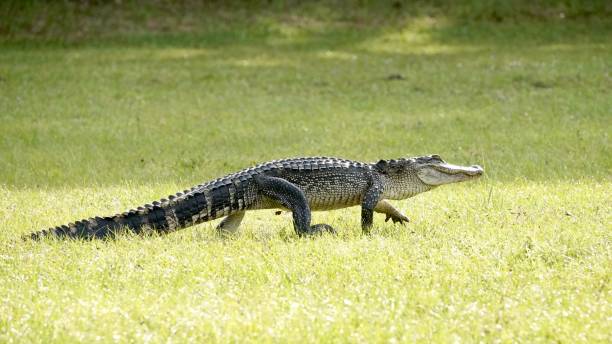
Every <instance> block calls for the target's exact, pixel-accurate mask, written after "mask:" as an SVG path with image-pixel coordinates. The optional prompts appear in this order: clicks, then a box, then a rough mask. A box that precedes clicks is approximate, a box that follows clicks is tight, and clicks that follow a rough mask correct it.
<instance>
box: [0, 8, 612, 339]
mask: <svg viewBox="0 0 612 344" xmlns="http://www.w3.org/2000/svg"><path fill="white" fill-rule="evenodd" d="M464 2H465V3H467V4H468V5H469V6H476V5H475V4H476V3H477V2H474V1H471V2H470V1H464ZM127 3H128V4H131V2H129V1H128V2H127ZM364 3H367V1H366V2H364ZM577 3H578V4H580V2H577ZM594 3H597V2H594ZM275 4H277V3H275ZM280 4H281V5H278V4H277V5H276V6H272V5H270V6H271V7H270V8H268V10H265V11H264V10H262V11H258V10H254V9H252V8H251V9H243V8H239V9H236V8H232V7H231V6H230V7H229V8H221V9H218V8H216V7H215V8H213V9H210V8H208V7H197V8H196V9H195V10H193V11H189V9H188V8H187V9H186V8H179V9H176V11H175V12H172V11H169V12H167V11H166V10H165V9H159V8H158V9H155V8H153V9H152V8H145V9H144V10H142V11H143V12H142V13H144V14H142V13H141V12H138V11H137V10H136V9H134V8H133V7H129V6H128V7H127V8H124V9H123V10H122V11H119V12H113V11H117V8H114V7H108V6H106V7H105V6H102V5H100V8H96V7H95V6H94V7H93V9H92V8H89V7H85V8H84V9H81V10H79V11H80V12H79V11H76V12H75V13H76V14H75V13H73V14H72V15H65V17H61V16H60V17H58V15H57V13H60V10H62V9H63V8H62V7H58V8H59V9H58V8H56V7H53V6H51V5H48V6H49V7H48V8H46V9H44V11H43V10H41V8H39V7H36V6H37V5H36V3H32V4H31V5H30V7H28V6H25V7H24V8H17V9H15V8H13V9H11V11H8V10H6V9H7V8H9V9H10V6H9V7H6V5H3V6H5V7H2V6H0V9H4V10H5V11H4V12H2V11H0V22H2V21H3V20H4V23H5V24H0V193H1V194H2V195H3V197H1V198H0V342H8V343H11V342H24V343H25V342H44V343H47V342H92V341H99V342H130V341H134V342H145V341H147V342H168V341H170V340H172V341H173V342H203V341H213V342H245V341H246V342H298V341H300V342H301V341H306V342H364V343H370V342H414V341H419V342H430V341H434V342H459V341H464V342H478V341H482V342H487V343H488V342H496V341H499V342H526V343H531V342H562V343H575V342H585V343H586V342H589V343H591V342H602V343H609V342H611V341H612V335H611V333H612V291H611V290H610V278H611V276H612V243H611V239H612V227H611V226H612V206H611V205H612V192H611V191H612V153H611V145H610V138H609V135H610V133H611V132H612V130H611V129H612V92H611V91H610V90H611V89H612V76H611V75H610V71H611V70H612V43H611V42H612V24H611V23H612V21H611V19H610V16H609V15H607V14H609V12H605V13H604V14H601V13H599V14H597V15H595V14H593V13H591V14H588V13H590V12H588V11H587V10H585V11H586V12H585V11H582V12H581V11H580V8H577V7H569V8H566V10H567V11H565V10H563V8H561V9H559V7H554V6H552V7H551V8H552V10H551V11H552V12H550V11H549V12H545V11H544V12H534V13H535V14H541V13H543V14H542V15H541V16H537V15H536V16H533V15H528V14H529V12H525V13H523V12H520V11H518V12H517V13H519V12H520V13H522V14H521V15H517V16H516V17H514V16H509V13H511V12H512V11H511V10H512V9H508V8H505V9H504V8H502V11H501V12H499V13H498V12H494V14H491V13H493V12H491V10H490V8H488V7H483V8H477V7H469V6H468V7H467V8H468V9H471V8H475V9H477V10H479V11H480V12H478V11H475V12H470V13H471V14H470V16H467V15H466V14H465V13H466V12H465V11H464V8H463V7H457V8H455V10H454V11H449V12H445V11H444V9H445V8H444V7H442V9H440V8H436V7H431V8H423V7H415V9H417V8H418V9H419V11H415V12H414V13H413V12H410V11H409V10H410V9H411V8H408V9H405V10H406V11H405V12H401V13H402V14H401V15H398V14H397V13H395V12H393V11H390V10H388V9H387V10H385V9H380V8H378V7H368V6H365V5H364V6H365V7H357V8H356V9H354V10H347V9H344V8H335V7H334V5H333V4H332V5H325V4H320V3H318V5H304V6H301V7H300V6H296V8H297V9H294V10H289V9H287V8H293V7H291V6H289V7H287V8H285V7H283V6H288V5H286V4H285V5H282V4H283V2H280ZM39 5H40V4H39ZM40 6H42V5H40ZM117 6H119V5H117ZM126 6H127V5H126ZM371 6H374V5H371ZM587 7H588V6H587ZM587 7H585V8H587ZM529 8H530V9H531V7H529ZM594 8H595V9H597V8H598V7H594ZM368 9H369V10H370V12H368ZM64 10H65V9H64ZM145 10H146V11H145ZM14 11H17V12H14ZM37 11H41V12H40V13H43V14H44V13H47V15H48V17H45V15H42V14H36V13H38V12H37ZM45 11H47V12H45ZM54 11H57V13H56V12H54ZM398 11H399V10H398ZM534 11H535V10H534ZM555 11H556V12H555ZM560 11H561V12H560ZM16 13H17V14H23V15H24V16H25V17H24V16H21V17H20V16H18V15H17V14H16ZM49 13H50V14H49ZM71 13H72V12H71ZM116 13H118V14H116ZM139 13H141V14H142V15H140V16H138V15H137V14H139ZM394 13H395V14H394ZM474 13H476V14H474ZM478 13H481V14H484V15H483V16H484V17H482V18H481V17H478V15H477V14H478ZM495 13H497V14H495ZM526 13H527V14H526ZM560 13H563V15H561V14H560ZM584 13H587V14H588V15H585V14H584ZM578 14H582V15H578ZM207 15H208V16H207ZM496 16H501V20H500V19H499V18H497V17H496ZM179 17H180V18H183V19H181V20H178V19H177V18H179ZM561 17H565V18H561ZM24 18H25V19H24ZM40 18H43V19H40ZM45 18H47V19H45ZM49 18H55V19H54V20H55V21H50V19H49ZM100 18H101V19H100ZM104 18H106V19H107V20H108V22H110V23H111V24H112V25H109V26H107V25H106V24H105V23H107V22H105V21H104V20H103V19H104ZM185 18H186V19H185ZM199 18H205V19H199ZM98 19H99V20H98ZM37 20H38V21H37ZM41 21H42V24H40V22H41ZM7 22H8V23H9V24H10V25H7V24H6V23H7ZM139 24H140V25H139ZM398 76H399V77H398ZM432 153H437V154H440V155H441V156H442V157H443V158H445V159H446V160H447V161H449V162H451V163H457V164H470V165H471V164H481V165H483V166H484V167H485V170H486V176H485V177H484V178H482V179H481V180H479V181H477V182H472V183H465V184H459V185H449V186H443V187H441V188H439V189H438V190H435V191H432V192H429V193H426V194H422V195H420V196H417V197H416V198H414V199H410V200H407V201H401V202H395V204H396V205H397V206H398V207H399V208H400V209H402V210H403V211H405V212H406V213H407V215H408V216H409V217H410V218H411V223H410V224H408V225H407V226H394V225H392V224H390V223H385V222H383V218H384V217H383V216H382V215H377V216H375V227H374V230H373V233H372V235H370V236H365V235H362V234H361V230H360V225H359V209H358V208H351V209H346V210H340V211H332V212H326V213H315V214H314V220H315V222H327V223H330V224H331V225H333V226H334V227H336V228H337V229H338V231H339V233H338V235H337V236H328V235H326V236H323V237H320V238H316V239H299V238H298V237H297V236H296V235H295V234H294V233H293V228H292V225H291V219H290V217H288V216H287V215H283V216H274V213H273V211H261V212H254V213H249V214H248V215H247V218H246V219H245V224H244V226H243V228H242V232H241V233H240V234H238V235H236V236H235V237H231V238H223V237H220V236H219V235H217V234H216V232H215V230H214V226H215V225H216V222H214V223H207V224H203V225H199V226H196V227H193V228H189V229H186V230H183V231H181V232H178V233H174V234H170V235H167V236H160V237H139V236H124V237H120V238H119V239H117V240H112V241H53V240H48V241H43V242H24V241H21V240H20V236H21V235H23V234H26V233H29V232H31V231H34V230H40V229H43V228H45V227H50V226H55V225H59V224H64V223H67V222H71V221H74V220H77V219H81V218H86V217H90V216H94V215H109V214H114V213H116V212H120V211H123V210H125V209H127V208H131V207H133V206H138V205H141V204H144V203H148V202H150V201H153V200H156V199H159V198H161V197H165V196H166V195H168V194H170V193H174V192H176V191H179V190H182V189H185V188H186V187H190V186H192V185H195V184H199V183H201V182H204V181H207V180H210V179H212V178H215V177H218V176H221V175H224V174H227V173H230V172H234V171H236V170H239V169H241V168H244V167H247V166H250V165H252V164H255V163H258V162H262V161H266V160H271V159H276V158H283V157H291V156H306V155H332V156H340V157H346V158H351V159H356V160H364V161H374V160H377V159H380V158H397V157H402V156H416V155H424V154H432Z"/></svg>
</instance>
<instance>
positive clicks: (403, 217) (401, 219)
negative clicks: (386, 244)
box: [385, 213, 410, 225]
mask: <svg viewBox="0 0 612 344" xmlns="http://www.w3.org/2000/svg"><path fill="white" fill-rule="evenodd" d="M389 220H392V221H393V223H398V222H399V224H401V225H403V224H404V222H406V223H408V222H410V219H409V218H408V217H407V216H406V215H404V214H401V213H398V214H387V217H385V222H387V221H389Z"/></svg>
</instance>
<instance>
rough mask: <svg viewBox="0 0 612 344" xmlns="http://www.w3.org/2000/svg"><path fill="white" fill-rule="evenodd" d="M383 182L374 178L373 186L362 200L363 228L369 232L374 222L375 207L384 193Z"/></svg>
mask: <svg viewBox="0 0 612 344" xmlns="http://www.w3.org/2000/svg"><path fill="white" fill-rule="evenodd" d="M382 191H383V188H382V184H381V182H380V180H378V179H374V180H373V182H372V186H370V188H369V189H368V191H366V194H365V197H364V198H363V201H362V202H361V230H362V231H363V232H364V233H366V234H368V233H370V229H372V224H373V222H374V208H375V207H376V205H377V204H378V203H379V202H380V197H381V195H382Z"/></svg>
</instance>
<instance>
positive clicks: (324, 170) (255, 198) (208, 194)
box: [29, 155, 484, 239]
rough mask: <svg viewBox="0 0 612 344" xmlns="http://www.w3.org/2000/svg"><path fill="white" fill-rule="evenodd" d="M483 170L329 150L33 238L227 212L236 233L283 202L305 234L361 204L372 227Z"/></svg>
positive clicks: (365, 223)
mask: <svg viewBox="0 0 612 344" xmlns="http://www.w3.org/2000/svg"><path fill="white" fill-rule="evenodd" d="M483 172H484V171H483V169H482V168H481V167H480V166H477V165H474V166H469V167H468V166H456V165H451V164H447V163H446V162H444V160H442V159H441V158H440V156H438V155H429V156H422V157H415V158H402V159H397V160H380V161H379V162H377V163H363V162H358V161H352V160H346V159H340V158H329V157H312V158H294V159H284V160H275V161H270V162H266V163H263V164H259V165H257V166H254V167H251V168H248V169H244V170H242V171H239V172H236V173H233V174H230V175H227V176H225V177H222V178H219V179H215V180H213V181H210V182H208V183H205V184H200V185H197V186H195V187H193V188H191V189H189V190H184V191H183V192H179V193H177V194H175V195H170V196H169V197H168V199H161V200H160V201H157V202H153V203H152V204H145V205H144V206H142V207H138V208H137V209H132V210H129V211H127V212H124V213H122V214H116V215H114V216H106V217H94V218H90V219H87V220H81V221H77V222H75V223H70V224H68V225H63V226H59V227H55V228H50V229H47V230H43V231H40V232H36V233H32V234H31V235H30V236H29V237H30V238H32V239H41V238H43V237H47V236H49V237H68V238H87V239H94V238H107V237H113V236H114V235H115V234H116V233H118V232H120V231H121V230H128V231H132V232H135V233H142V232H147V231H149V232H151V231H154V232H159V233H167V232H172V231H175V230H178V229H181V228H185V227H189V226H192V225H195V224H198V223H201V222H206V221H211V220H214V219H218V218H222V217H225V218H224V219H223V220H222V221H221V222H220V223H219V225H218V226H217V228H218V229H219V230H220V231H223V232H235V231H236V230H237V229H238V227H239V226H240V222H241V221H242V219H243V218H244V215H245V212H246V211H248V210H259V209H275V208H276V209H284V210H288V211H291V212H292V215H293V226H294V228H295V231H296V232H297V234H298V235H300V236H305V235H312V234H317V233H321V232H325V231H328V232H334V229H333V228H332V227H331V226H329V225H327V224H315V225H312V224H311V223H310V222H311V220H310V219H311V211H313V210H331V209H339V208H345V207H352V206H356V205H361V225H362V229H363V231H364V232H369V230H370V228H371V227H372V221H373V214H374V212H379V213H383V214H386V220H389V219H391V220H393V222H399V223H403V222H407V221H408V218H407V217H406V216H405V215H403V214H402V213H401V212H400V211H398V210H397V209H395V208H394V207H393V206H392V205H391V204H390V203H389V202H387V200H400V199H405V198H409V197H413V196H415V195H417V194H419V193H421V192H425V191H429V190H431V189H433V188H435V187H437V186H439V185H442V184H449V183H455V182H461V181H465V180H470V179H474V178H478V177H480V176H481V175H482V174H483Z"/></svg>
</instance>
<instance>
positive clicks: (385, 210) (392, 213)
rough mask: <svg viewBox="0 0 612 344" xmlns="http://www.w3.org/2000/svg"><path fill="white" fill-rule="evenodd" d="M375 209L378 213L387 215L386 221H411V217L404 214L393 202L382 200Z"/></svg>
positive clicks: (401, 222)
mask: <svg viewBox="0 0 612 344" xmlns="http://www.w3.org/2000/svg"><path fill="white" fill-rule="evenodd" d="M374 211H375V212H377V213H382V214H385V215H387V216H386V217H385V222H387V221H389V220H392V221H393V223H398V222H399V223H400V224H404V222H410V219H408V217H407V216H406V215H404V214H402V213H401V212H400V211H399V210H397V209H396V208H395V207H394V206H393V205H391V203H389V202H387V201H385V200H381V201H379V202H378V204H376V207H374Z"/></svg>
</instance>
